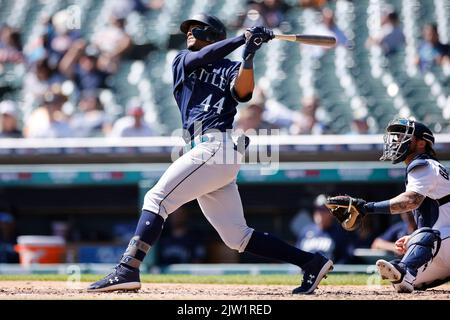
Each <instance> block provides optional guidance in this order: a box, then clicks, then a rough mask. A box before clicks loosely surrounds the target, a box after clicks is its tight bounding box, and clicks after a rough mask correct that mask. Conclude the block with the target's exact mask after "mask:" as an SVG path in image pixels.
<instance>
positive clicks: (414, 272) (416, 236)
mask: <svg viewBox="0 0 450 320" xmlns="http://www.w3.org/2000/svg"><path fill="white" fill-rule="evenodd" d="M440 241H441V239H440V237H439V231H437V230H433V229H431V228H420V229H417V230H416V231H415V232H413V233H412V234H411V238H410V239H409V241H408V250H407V251H406V253H405V255H404V256H403V258H402V260H401V261H400V262H398V263H397V262H394V261H391V262H388V261H385V260H378V261H377V263H376V266H377V268H378V272H379V273H380V275H381V277H382V278H383V279H387V280H389V281H391V282H392V284H393V286H394V288H395V290H396V291H397V292H403V293H410V292H412V291H413V290H414V285H415V281H416V277H417V276H418V272H419V269H420V268H421V267H423V266H425V267H426V264H428V263H429V262H430V261H431V260H432V259H433V257H434V256H435V255H436V253H437V251H438V250H439V246H440Z"/></svg>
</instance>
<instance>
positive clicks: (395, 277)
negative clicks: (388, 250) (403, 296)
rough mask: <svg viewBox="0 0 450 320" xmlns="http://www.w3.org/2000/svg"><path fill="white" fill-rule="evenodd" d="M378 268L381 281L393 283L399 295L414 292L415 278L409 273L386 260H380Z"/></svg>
mask: <svg viewBox="0 0 450 320" xmlns="http://www.w3.org/2000/svg"><path fill="white" fill-rule="evenodd" d="M376 266H377V269H378V272H379V274H380V276H381V279H383V280H389V281H391V283H392V285H393V287H394V288H395V291H397V292H398V293H411V292H413V291H414V280H415V277H414V276H413V275H412V274H411V273H410V272H409V271H407V270H406V271H404V270H402V269H401V268H400V267H399V266H398V265H396V264H393V263H391V262H388V261H386V260H378V261H377V262H376Z"/></svg>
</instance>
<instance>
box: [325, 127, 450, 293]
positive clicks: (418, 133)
mask: <svg viewBox="0 0 450 320" xmlns="http://www.w3.org/2000/svg"><path fill="white" fill-rule="evenodd" d="M384 143H385V144H384V153H383V156H382V157H381V159H380V160H391V161H392V163H394V164H396V163H399V162H402V161H403V162H405V164H406V180H405V184H406V191H405V192H403V193H401V194H400V195H398V196H396V197H395V198H392V199H390V200H386V201H381V202H369V203H366V202H365V201H364V200H362V199H355V198H351V197H348V196H338V197H333V198H329V199H328V200H327V202H328V204H327V206H328V207H329V208H330V209H331V212H332V214H333V215H335V216H336V218H337V219H338V220H339V221H340V222H341V223H342V226H343V227H344V228H346V229H348V230H352V229H355V228H357V227H358V225H359V222H360V221H361V219H362V218H361V217H363V216H364V215H366V214H399V213H404V212H410V211H412V213H413V214H414V219H415V221H416V224H417V227H418V228H417V230H416V231H414V232H413V233H412V234H410V235H408V236H404V237H402V238H400V239H398V240H397V241H396V242H395V246H396V249H397V250H398V251H399V252H401V253H402V254H403V258H402V259H401V260H394V261H391V262H388V261H385V260H378V261H377V262H376V266H377V268H378V271H379V273H380V275H381V277H382V278H383V279H388V280H390V281H391V282H392V284H393V286H394V288H395V290H396V291H397V292H405V293H410V292H413V291H414V290H415V289H416V290H425V289H427V288H431V287H434V286H437V285H440V284H443V283H445V282H447V281H450V181H449V173H448V171H447V169H446V168H444V166H443V165H442V164H441V163H439V161H438V160H437V158H436V153H435V151H434V150H433V145H434V136H433V133H432V132H431V130H430V129H429V128H427V127H426V126H425V125H424V124H422V123H420V122H417V121H412V120H408V119H397V120H394V121H392V122H390V123H389V125H388V127H387V129H386V134H385V136H384Z"/></svg>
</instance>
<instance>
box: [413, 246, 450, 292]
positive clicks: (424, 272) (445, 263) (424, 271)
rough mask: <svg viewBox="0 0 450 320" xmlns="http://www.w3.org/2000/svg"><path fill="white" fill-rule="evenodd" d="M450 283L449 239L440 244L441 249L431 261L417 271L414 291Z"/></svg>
mask: <svg viewBox="0 0 450 320" xmlns="http://www.w3.org/2000/svg"><path fill="white" fill-rule="evenodd" d="M448 281H450V237H448V238H445V239H443V240H442V242H441V247H440V249H439V252H438V253H437V255H436V256H435V257H434V258H433V260H432V261H431V262H430V263H428V265H424V266H423V267H421V268H420V269H419V272H418V273H417V277H416V281H415V282H414V289H416V290H426V289H429V288H433V287H437V286H440V285H442V284H444V283H446V282H448Z"/></svg>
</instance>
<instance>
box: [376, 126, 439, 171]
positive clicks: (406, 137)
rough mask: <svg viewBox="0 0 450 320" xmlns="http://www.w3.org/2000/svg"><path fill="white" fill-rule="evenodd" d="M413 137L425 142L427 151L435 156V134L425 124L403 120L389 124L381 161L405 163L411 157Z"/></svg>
mask: <svg viewBox="0 0 450 320" xmlns="http://www.w3.org/2000/svg"><path fill="white" fill-rule="evenodd" d="M412 137H416V138H418V139H422V140H425V141H426V142H427V150H429V151H430V152H431V153H432V155H434V151H433V145H434V136H433V132H431V130H430V129H429V128H428V127H427V126H426V125H424V124H423V123H420V122H418V121H414V120H408V119H403V118H401V119H395V120H393V121H391V122H389V124H388V126H387V128H386V133H385V134H384V151H383V156H382V157H381V158H380V160H391V161H392V163H394V164H396V163H399V162H402V161H404V160H405V159H406V157H407V156H408V155H409V146H410V144H411V140H412Z"/></svg>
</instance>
